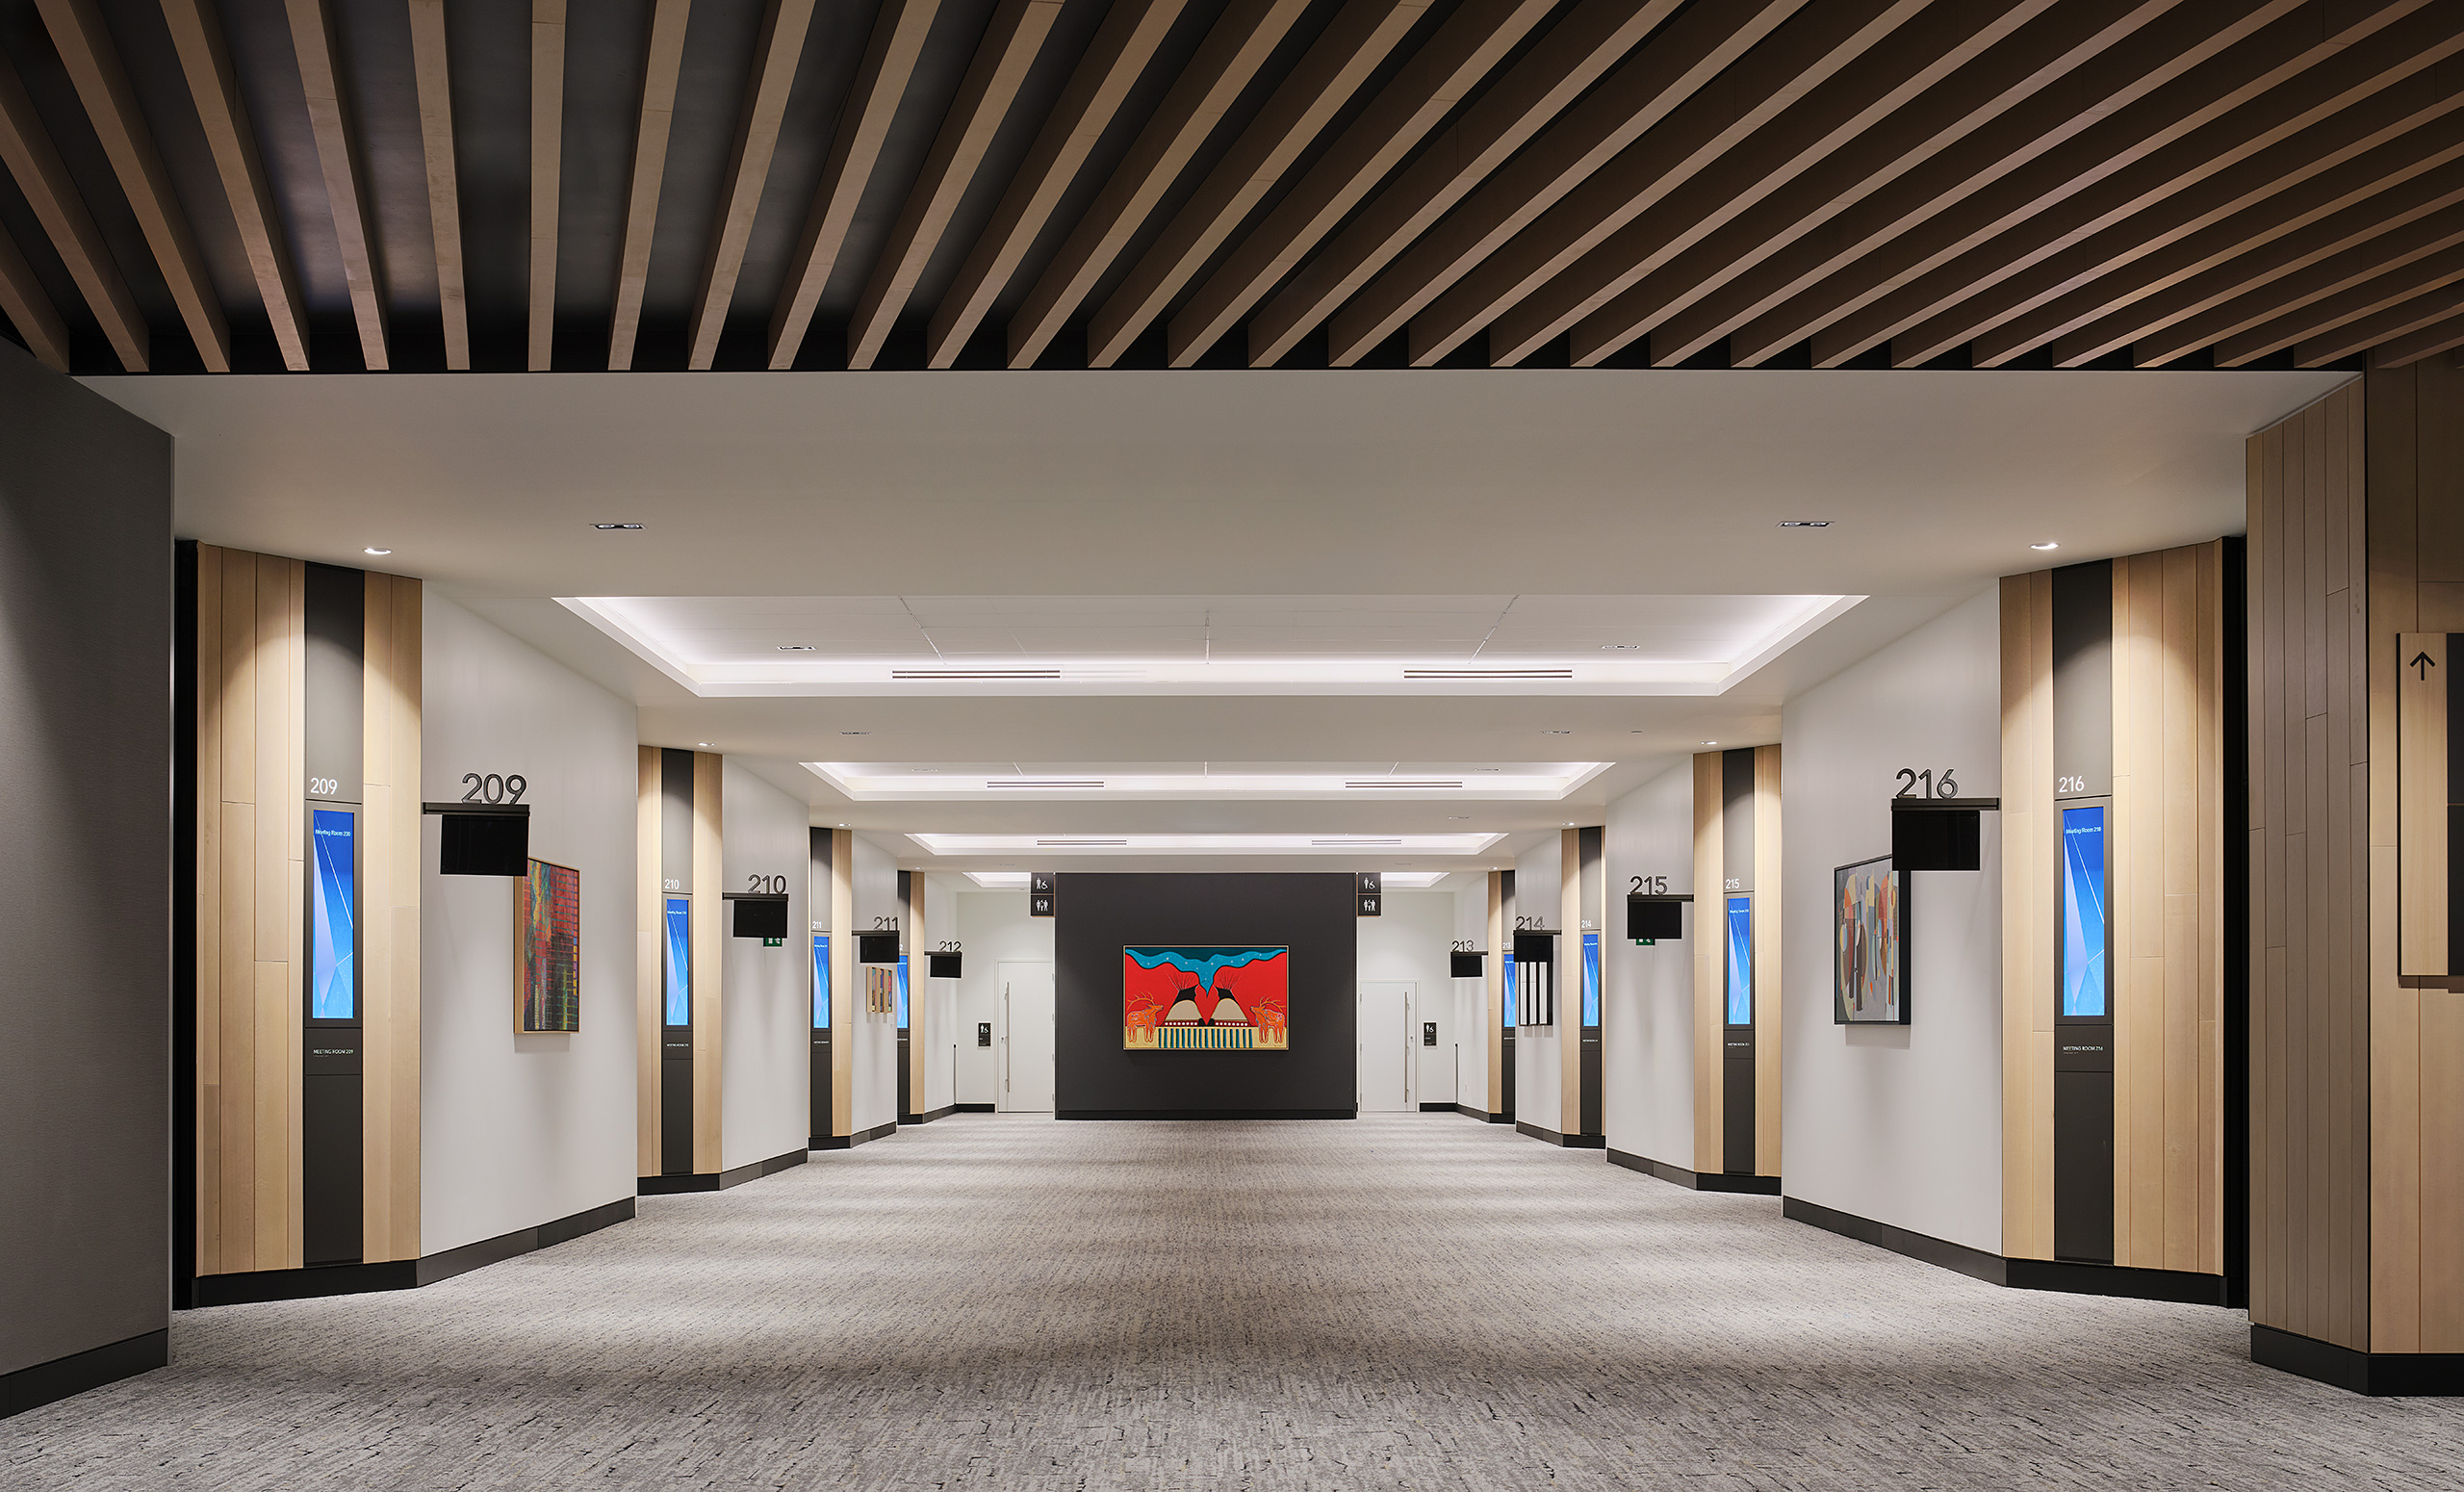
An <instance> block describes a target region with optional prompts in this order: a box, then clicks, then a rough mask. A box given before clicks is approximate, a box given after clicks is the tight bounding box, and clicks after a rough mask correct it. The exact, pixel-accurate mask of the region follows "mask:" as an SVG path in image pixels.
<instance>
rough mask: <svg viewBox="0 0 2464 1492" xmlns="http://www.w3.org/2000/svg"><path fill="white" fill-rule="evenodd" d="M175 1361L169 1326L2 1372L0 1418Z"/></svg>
mask: <svg viewBox="0 0 2464 1492" xmlns="http://www.w3.org/2000/svg"><path fill="white" fill-rule="evenodd" d="M170 1360H171V1332H170V1328H169V1327H165V1328H163V1329H162V1330H160V1331H148V1332H145V1333H144V1334H142V1335H141V1336H133V1337H129V1338H127V1339H125V1340H123V1341H118V1342H111V1343H107V1344H105V1345H104V1346H101V1347H90V1348H88V1349H87V1350H86V1351H82V1352H71V1353H69V1354H68V1355H67V1356H65V1357H55V1358H53V1359H52V1360H51V1361H49V1362H39V1363H36V1364H34V1365H33V1366H32V1367H27V1368H19V1369H18V1370H17V1371H16V1372H14V1373H0V1420H5V1419H7V1418H8V1417H9V1416H11V1415H13V1414H23V1413H25V1412H26V1411H27V1410H28V1409H39V1408H41V1407H42V1406H43V1405H44V1404H47V1403H58V1402H60V1401H61V1400H63V1399H66V1398H69V1397H70V1396H72V1395H76V1394H82V1393H84V1392H85V1391H86V1390H88V1389H90V1388H100V1387H102V1386H103V1385H104V1384H106V1383H116V1382H118V1381H119V1380H120V1379H122V1378H133V1377H135V1376H137V1375H139V1374H141V1373H150V1372H152V1371H153V1370H154V1369H156V1368H160V1367H164V1366H166V1365H167V1364H168V1363H169V1362H170Z"/></svg>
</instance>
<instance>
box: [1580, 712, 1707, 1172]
mask: <svg viewBox="0 0 2464 1492" xmlns="http://www.w3.org/2000/svg"><path fill="white" fill-rule="evenodd" d="M1605 859H1606V862H1607V863H1606V868H1607V872H1608V897H1607V900H1608V926H1607V928H1606V929H1605V931H1604V933H1603V934H1602V936H1601V939H1600V943H1601V973H1600V984H1601V1012H1600V1027H1601V1029H1600V1048H1601V1049H1600V1081H1601V1119H1602V1128H1603V1129H1604V1131H1605V1132H1606V1134H1607V1138H1608V1147H1609V1148H1610V1149H1612V1150H1623V1151H1625V1152H1626V1153H1627V1154H1629V1155H1640V1156H1644V1157H1646V1158H1648V1159H1651V1160H1655V1161H1662V1162H1665V1163H1667V1164H1668V1165H1671V1166H1678V1167H1681V1168H1683V1169H1684V1170H1693V1169H1694V942H1693V939H1694V909H1693V908H1692V907H1691V906H1690V905H1689V906H1687V907H1686V908H1685V909H1684V916H1685V937H1684V939H1682V940H1681V941H1677V942H1666V941H1663V942H1659V943H1656V944H1655V945H1654V946H1652V947H1649V948H1638V947H1636V946H1635V945H1634V944H1633V943H1631V942H1630V941H1628V940H1627V939H1626V892H1627V890H1628V889H1629V888H1630V886H1631V885H1632V882H1631V880H1630V878H1631V877H1634V876H1666V877H1667V878H1668V888H1669V890H1670V891H1671V892H1672V893H1674V894H1677V895H1683V894H1685V893H1686V892H1688V891H1690V890H1692V889H1693V885H1694V767H1693V763H1692V762H1690V761H1689V762H1686V763H1684V764H1682V765H1680V766H1678V767H1675V768H1673V769H1671V770H1670V771H1668V772H1665V773H1662V774H1661V775H1660V776H1658V777H1656V778H1654V779H1653V780H1652V781H1650V782H1648V783H1646V784H1644V785H1642V786H1640V787H1637V788H1635V789H1634V790H1633V791H1632V792H1630V793H1628V794H1626V795H1625V796H1624V797H1622V798H1619V799H1617V800H1616V801H1614V802H1612V803H1610V804H1609V805H1608V831H1607V845H1606V856H1605Z"/></svg>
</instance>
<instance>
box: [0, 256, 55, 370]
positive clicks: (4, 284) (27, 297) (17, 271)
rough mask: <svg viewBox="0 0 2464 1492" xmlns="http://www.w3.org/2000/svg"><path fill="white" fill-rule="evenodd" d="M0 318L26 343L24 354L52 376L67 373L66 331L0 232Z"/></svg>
mask: <svg viewBox="0 0 2464 1492" xmlns="http://www.w3.org/2000/svg"><path fill="white" fill-rule="evenodd" d="M0 316H6V317H8V318H9V324H10V325H12V326H13V327H15V328H16V329H17V335H18V336H20V337H23V338H25V339H26V350H28V351H30V352H32V353H33V354H34V355H35V356H36V357H37V358H39V359H40V360H41V362H42V365H43V366H44V367H46V368H49V369H50V370H51V371H52V372H54V373H66V372H67V371H68V327H67V325H66V324H65V323H64V322H62V321H61V320H60V310H59V308H58V307H57V306H54V305H53V304H52V303H51V297H50V296H47V295H45V294H43V288H42V283H41V282H40V281H39V280H37V279H36V278H35V271H34V267H33V266H31V265H29V264H27V263H26V256H25V255H24V254H21V253H19V252H18V251H17V244H16V241H15V240H14V239H12V238H11V237H9V235H8V234H7V233H6V232H5V231H0Z"/></svg>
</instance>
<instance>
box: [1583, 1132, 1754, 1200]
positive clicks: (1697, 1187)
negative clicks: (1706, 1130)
mask: <svg viewBox="0 0 2464 1492" xmlns="http://www.w3.org/2000/svg"><path fill="white" fill-rule="evenodd" d="M1591 1138H1592V1137H1590V1136H1588V1135H1586V1136H1584V1137H1583V1139H1584V1143H1586V1144H1589V1143H1590V1142H1591ZM1601 1147H1602V1148H1603V1149H1607V1145H1605V1143H1603V1144H1602V1146H1601ZM1608 1164H1609V1165H1611V1166H1623V1167H1625V1168H1626V1169H1627V1170H1639V1171H1641V1172H1642V1173H1643V1174H1644V1175H1646V1176H1656V1177H1657V1178H1659V1179H1660V1180H1662V1181H1665V1182H1667V1183H1668V1184H1669V1185H1671V1186H1681V1187H1683V1188H1685V1190H1687V1191H1689V1192H1731V1193H1735V1194H1737V1195H1739V1196H1779V1195H1780V1178H1779V1177H1777V1176H1739V1175H1732V1174H1730V1173H1729V1172H1727V1171H1724V1170H1686V1169H1685V1168H1684V1167H1682V1166H1672V1165H1670V1164H1669V1163H1668V1162H1666V1161H1655V1160H1653V1159H1652V1158H1651V1157H1650V1156H1648V1155H1636V1154H1634V1153H1633V1152H1632V1151H1630V1150H1608Z"/></svg>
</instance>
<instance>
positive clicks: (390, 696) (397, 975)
mask: <svg viewBox="0 0 2464 1492" xmlns="http://www.w3.org/2000/svg"><path fill="white" fill-rule="evenodd" d="M367 587H368V588H367V599H366V605H365V616H364V631H363V634H362V635H363V638H364V646H363V650H362V656H363V658H364V660H365V674H364V680H365V682H364V685H363V688H362V690H361V699H362V711H363V719H362V728H361V733H360V738H361V740H362V741H363V742H365V745H364V746H363V748H362V756H363V759H364V760H365V762H366V765H365V767H364V769H363V776H364V778H365V784H364V786H363V788H362V790H361V795H360V797H361V804H362V815H361V823H362V826H363V832H364V834H365V835H366V837H367V848H366V850H365V851H364V852H363V855H362V857H361V858H362V862H363V863H362V866H361V877H362V880H361V885H360V893H359V894H360V906H361V908H362V910H363V927H362V931H361V933H360V939H361V944H362V945H361V949H360V966H361V968H362V970H363V971H364V973H363V982H364V987H365V997H364V1004H363V1009H364V1016H363V1019H364V1020H365V1022H366V1028H365V1035H364V1042H365V1045H364V1047H363V1050H364V1052H365V1056H364V1057H363V1059H362V1062H363V1067H362V1072H363V1076H362V1079H361V1102H362V1105H363V1114H362V1119H363V1124H362V1129H361V1138H360V1144H361V1147H362V1156H361V1164H362V1169H363V1175H364V1180H365V1186H364V1190H363V1192H362V1195H361V1218H360V1222H361V1233H360V1236H361V1239H362V1244H361V1248H362V1253H361V1257H363V1258H364V1259H366V1260H368V1261H369V1262H371V1263H373V1262H376V1261H379V1260H385V1259H416V1258H418V1257H419V1256H420V718H421V695H422V673H423V667H424V649H423V647H422V643H421V628H422V618H423V613H424V594H423V590H422V587H421V584H420V582H419V581H417V580H414V579H406V578H404V577H401V576H390V575H373V574H372V575H370V576H369V577H368V580H367Z"/></svg>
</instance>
